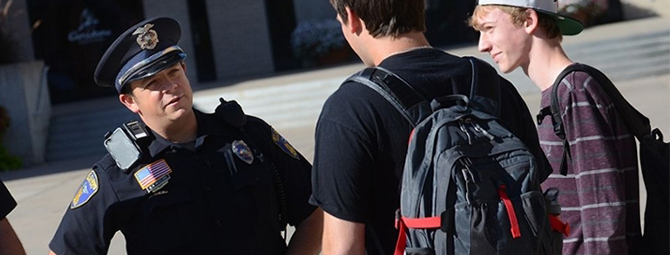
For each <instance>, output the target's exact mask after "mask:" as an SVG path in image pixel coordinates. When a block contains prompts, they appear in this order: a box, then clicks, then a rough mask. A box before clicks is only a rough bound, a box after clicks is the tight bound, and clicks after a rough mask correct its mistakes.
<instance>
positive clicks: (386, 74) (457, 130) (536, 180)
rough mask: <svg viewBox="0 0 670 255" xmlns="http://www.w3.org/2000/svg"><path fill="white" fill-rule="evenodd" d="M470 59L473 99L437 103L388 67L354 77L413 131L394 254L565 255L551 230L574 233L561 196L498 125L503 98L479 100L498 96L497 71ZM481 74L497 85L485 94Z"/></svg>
mask: <svg viewBox="0 0 670 255" xmlns="http://www.w3.org/2000/svg"><path fill="white" fill-rule="evenodd" d="M468 60H469V61H470V63H471V66H472V74H473V76H472V84H471V90H470V94H469V96H467V95H461V94H454V95H449V96H445V97H441V98H435V99H433V100H431V101H430V102H429V101H428V100H426V99H425V98H424V97H423V96H422V95H421V94H420V93H418V92H417V91H416V90H414V88H412V86H411V85H410V84H408V83H407V82H405V81H404V80H402V78H400V77H399V76H397V75H395V74H394V73H392V72H390V71H388V70H385V69H383V68H381V67H374V68H367V69H365V70H363V71H361V72H359V73H358V74H356V75H353V76H352V77H350V78H348V81H355V82H358V83H361V84H364V85H366V86H368V87H370V88H372V89H373V90H375V91H377V92H378V93H380V94H381V95H382V96H383V97H384V98H386V99H387V101H389V102H390V103H391V104H392V105H393V106H394V107H395V108H396V109H397V110H398V111H399V112H400V113H401V114H402V115H403V116H404V117H405V119H407V120H408V121H409V123H410V124H411V125H412V126H413V127H414V129H413V130H412V133H411V135H410V141H409V146H408V149H407V154H406V158H405V165H404V171H403V177H402V184H401V185H402V186H401V192H400V193H401V194H400V199H401V201H400V209H399V210H398V211H397V212H396V228H398V229H399V237H398V243H397V246H396V250H395V254H403V252H404V253H405V254H477V255H479V254H483V255H485V254H560V253H561V249H562V237H561V233H559V232H555V231H552V229H551V228H550V225H554V228H555V229H557V230H558V229H560V230H562V233H563V234H567V232H568V231H569V230H568V227H567V225H564V224H563V223H562V222H560V220H558V219H557V218H556V217H553V216H551V217H550V214H549V211H550V210H551V211H553V212H555V213H558V212H560V207H556V206H557V204H556V203H555V201H556V196H557V190H552V191H548V192H547V197H545V195H543V193H542V190H541V188H540V177H539V169H536V164H535V158H534V157H533V155H532V154H531V153H530V152H529V150H528V148H527V147H526V145H524V143H523V142H522V141H521V140H520V139H518V138H517V137H516V136H514V135H513V134H512V132H510V131H509V129H508V128H507V127H506V125H505V124H504V123H503V122H502V121H501V120H499V119H498V118H497V117H496V116H497V115H498V109H499V107H498V102H499V98H498V97H499V95H494V97H496V96H497V97H496V98H488V97H483V96H480V95H481V94H482V93H483V91H489V92H490V91H499V86H500V85H499V83H498V82H497V81H498V79H497V78H498V75H497V72H496V71H495V69H493V67H491V66H490V65H488V64H485V63H484V64H482V66H479V64H478V63H483V62H482V61H477V60H476V59H475V58H468ZM483 68H486V69H483ZM478 71H482V73H484V74H485V75H487V76H490V77H495V78H496V79H492V80H495V81H496V82H493V84H487V87H485V90H481V91H480V90H478V82H477V80H478V77H479V76H480V75H478V73H479V72H478ZM481 77H485V76H481ZM549 196H551V197H552V199H553V202H554V203H553V204H552V201H550V200H549V199H548V197H549ZM552 206H553V207H552ZM557 210H558V211H557ZM550 222H551V223H550Z"/></svg>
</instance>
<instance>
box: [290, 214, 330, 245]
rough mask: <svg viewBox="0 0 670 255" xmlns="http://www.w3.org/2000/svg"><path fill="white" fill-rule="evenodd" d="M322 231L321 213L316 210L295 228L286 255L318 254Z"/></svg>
mask: <svg viewBox="0 0 670 255" xmlns="http://www.w3.org/2000/svg"><path fill="white" fill-rule="evenodd" d="M322 231H323V211H322V210H321V209H320V208H316V210H314V212H312V214H311V215H309V217H307V219H305V220H303V221H302V222H300V224H298V226H297V227H296V229H295V233H293V236H292V237H291V241H290V242H289V245H288V250H287V251H286V254H287V255H293V254H319V250H321V233H322Z"/></svg>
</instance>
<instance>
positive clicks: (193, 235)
mask: <svg viewBox="0 0 670 255" xmlns="http://www.w3.org/2000/svg"><path fill="white" fill-rule="evenodd" d="M195 112H196V118H197V121H198V132H197V139H196V140H195V141H194V142H193V143H190V144H175V143H171V142H169V141H166V140H165V139H163V138H161V137H160V136H157V135H155V136H156V139H155V140H153V141H152V142H151V144H150V145H149V152H150V157H148V158H147V159H142V160H141V163H140V164H139V165H138V166H137V167H135V168H133V169H132V170H131V171H129V172H128V173H124V172H123V171H121V170H120V169H119V168H118V167H117V166H116V164H115V162H114V159H113V158H112V157H111V156H110V155H106V156H105V157H104V158H103V159H102V160H101V161H99V162H98V163H97V164H95V166H94V167H93V170H92V172H91V173H89V174H88V176H87V179H86V180H85V181H84V183H83V184H82V188H80V191H79V192H78V193H77V195H76V196H75V199H74V200H73V203H72V204H71V206H70V208H69V209H68V210H67V212H66V213H65V216H64V217H63V220H62V222H61V225H60V227H59V228H58V231H57V232H56V234H55V236H54V238H53V240H52V241H51V243H50V245H49V247H50V248H51V250H53V251H54V252H55V253H57V254H60V255H66V254H104V253H106V251H107V250H108V247H109V243H110V239H111V238H112V236H113V235H114V233H115V232H116V231H119V230H120V231H121V232H122V233H123V234H124V236H125V239H126V245H127V252H128V254H283V253H284V251H285V249H286V244H285V242H284V240H283V238H282V236H281V234H280V231H281V230H282V229H283V226H281V224H280V223H279V222H280V221H279V215H280V211H282V210H281V207H282V206H281V202H280V200H283V199H282V198H285V205H286V207H285V208H286V209H285V210H284V211H287V212H288V217H287V220H288V223H289V224H291V225H297V224H299V223H300V222H301V221H302V220H304V219H306V218H307V217H308V216H309V215H310V214H311V213H312V212H313V211H314V210H315V207H314V206H311V205H309V204H308V198H309V195H310V194H311V186H310V168H311V165H310V164H309V162H307V161H306V160H305V158H303V157H302V156H301V155H300V154H299V153H297V151H295V150H294V149H293V148H292V147H291V146H290V145H288V143H287V142H286V141H285V140H284V139H283V138H281V136H279V134H277V133H276V132H274V130H273V129H272V128H271V127H270V126H269V125H268V124H266V123H265V122H263V121H262V120H260V119H258V118H254V117H250V116H247V124H246V125H245V126H244V131H240V129H238V128H233V127H232V126H230V125H225V124H224V123H222V122H221V121H222V120H221V118H219V117H218V116H215V115H212V114H204V113H201V112H199V111H197V110H196V111H195ZM241 144H244V145H241ZM240 150H248V153H244V152H240ZM235 151H237V152H235ZM149 168H151V171H150V172H152V174H153V177H151V176H149V177H147V174H146V173H149V172H148V170H147V169H149ZM165 176H169V177H165ZM278 177H280V179H281V182H282V184H283V185H281V186H282V187H283V188H282V189H281V190H283V192H281V191H278V189H277V186H278V183H277V178H278ZM152 178H153V179H152ZM163 182H167V184H164V183H163ZM151 185H153V186H151ZM161 185H164V186H162V187H161ZM279 193H283V195H282V194H279Z"/></svg>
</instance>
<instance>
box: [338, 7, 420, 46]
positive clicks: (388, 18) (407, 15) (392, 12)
mask: <svg viewBox="0 0 670 255" xmlns="http://www.w3.org/2000/svg"><path fill="white" fill-rule="evenodd" d="M330 3H331V4H332V5H333V7H334V8H335V10H336V11H337V14H338V15H339V16H340V17H341V18H342V21H343V22H346V19H347V12H346V9H345V7H349V9H351V10H352V11H353V12H354V13H356V15H358V16H359V17H360V18H361V19H362V20H363V22H364V23H365V27H366V28H367V30H368V31H369V32H370V35H372V37H375V38H376V37H382V36H399V35H401V34H405V33H409V32H412V31H417V32H424V31H426V24H425V23H426V20H425V16H424V11H425V3H424V0H330Z"/></svg>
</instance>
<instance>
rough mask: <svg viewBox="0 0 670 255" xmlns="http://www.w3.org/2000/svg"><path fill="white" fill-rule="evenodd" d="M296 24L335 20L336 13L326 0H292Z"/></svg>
mask: <svg viewBox="0 0 670 255" xmlns="http://www.w3.org/2000/svg"><path fill="white" fill-rule="evenodd" d="M293 6H294V9H295V20H296V23H300V22H301V21H313V20H324V19H335V17H336V15H337V12H335V9H333V6H332V5H330V1H328V0H293Z"/></svg>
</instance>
